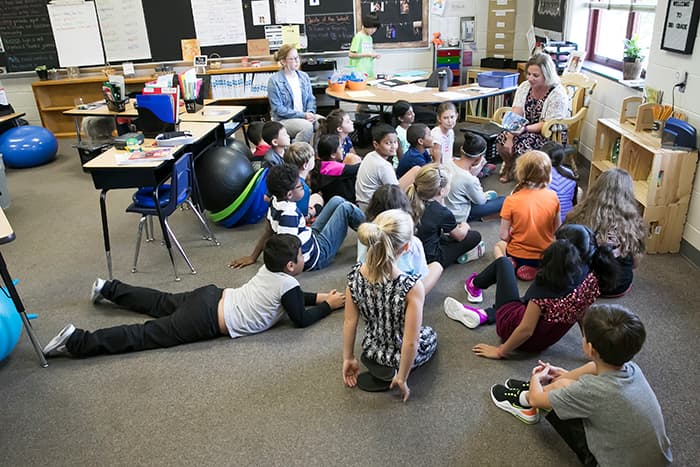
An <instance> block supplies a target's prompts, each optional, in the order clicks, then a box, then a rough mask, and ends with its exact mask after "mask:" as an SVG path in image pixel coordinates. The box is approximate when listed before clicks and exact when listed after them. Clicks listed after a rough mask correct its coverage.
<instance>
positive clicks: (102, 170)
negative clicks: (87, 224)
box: [83, 122, 219, 280]
mask: <svg viewBox="0 0 700 467" xmlns="http://www.w3.org/2000/svg"><path fill="white" fill-rule="evenodd" d="M218 126H219V124H217V123H205V122H183V123H182V124H181V125H180V129H181V130H189V131H191V132H192V135H193V136H194V137H195V138H196V139H195V141H194V142H193V143H191V144H187V145H185V146H178V147H175V148H174V155H175V158H177V157H179V156H181V155H182V154H185V153H186V152H192V157H193V158H194V159H196V158H197V156H198V155H200V154H201V153H203V152H204V151H206V150H207V149H208V148H209V147H211V146H213V145H214V144H215V139H216V129H217V127H218ZM153 143H154V140H152V139H146V140H145V141H144V146H145V147H148V146H150V145H152V144H153ZM120 152H121V153H123V152H125V151H119V150H117V149H115V148H111V149H109V150H108V151H106V152H104V153H102V154H100V155H99V156H97V157H95V158H94V159H92V160H91V161H89V162H87V163H86V164H85V165H83V168H84V169H85V170H86V171H88V172H90V175H91V176H92V181H93V183H94V184H95V188H97V189H98V190H101V193H100V213H101V216H102V234H103V237H104V244H105V256H106V258H107V270H108V272H109V279H110V280H111V279H112V252H111V247H110V242H109V225H108V224H107V203H106V199H107V192H108V191H109V190H113V189H124V188H141V187H144V186H153V187H156V186H159V185H160V184H161V183H163V182H164V181H165V180H167V179H168V177H169V176H170V175H171V174H172V169H173V162H172V160H170V161H160V162H157V161H156V162H143V163H139V164H129V165H119V164H117V162H116V158H115V154H117V153H120ZM195 191H196V190H195ZM153 199H154V201H155V206H156V210H157V211H158V217H159V218H160V224H161V228H162V230H163V238H164V240H165V246H166V247H167V248H168V253H169V254H170V257H171V258H172V256H173V252H172V245H171V243H170V237H169V236H168V234H167V232H166V227H165V224H164V222H163V219H162V217H161V215H160V203H159V202H158V190H153ZM198 207H199V206H198Z"/></svg>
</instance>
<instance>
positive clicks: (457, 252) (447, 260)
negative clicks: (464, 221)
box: [429, 229, 481, 269]
mask: <svg viewBox="0 0 700 467" xmlns="http://www.w3.org/2000/svg"><path fill="white" fill-rule="evenodd" d="M480 241H481V234H480V233H479V232H477V231H476V230H471V229H470V230H469V232H467V235H466V236H465V237H464V239H463V240H462V241H457V240H453V239H452V238H449V239H447V240H444V239H440V250H442V260H440V264H442V267H443V269H444V268H447V267H448V266H450V265H452V264H455V263H456V262H457V258H459V257H460V256H462V255H463V254H464V253H466V252H467V251H469V250H472V249H474V248H476V246H477V245H478V244H479V242H480ZM431 262H432V261H429V263H431Z"/></svg>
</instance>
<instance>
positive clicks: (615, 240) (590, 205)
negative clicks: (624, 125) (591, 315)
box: [566, 168, 647, 297]
mask: <svg viewBox="0 0 700 467" xmlns="http://www.w3.org/2000/svg"><path fill="white" fill-rule="evenodd" d="M566 223H567V224H582V225H586V226H588V227H590V228H591V230H593V232H595V235H596V239H597V241H598V243H599V244H601V245H608V246H610V247H611V248H612V250H613V254H614V255H615V258H616V259H617V262H618V265H619V267H620V269H619V271H618V274H617V281H616V283H615V285H614V286H613V287H610V288H601V293H602V296H603V297H619V296H621V295H624V294H626V293H627V292H628V291H629V289H630V288H631V287H632V280H633V279H634V272H633V271H632V270H633V269H635V268H636V267H637V266H638V265H639V261H640V259H641V258H642V255H643V254H644V249H645V240H646V235H647V230H646V226H645V224H644V220H643V219H642V216H641V215H640V214H639V209H638V207H637V201H636V200H635V198H634V186H633V183H632V177H631V176H630V174H629V173H627V172H626V171H625V170H623V169H620V168H614V169H610V170H606V171H605V172H603V173H602V174H600V176H599V177H598V178H597V179H596V181H595V182H594V183H593V185H591V186H590V187H589V188H588V194H587V195H586V197H585V198H584V200H583V201H582V202H581V203H579V204H578V205H576V206H575V207H574V209H572V210H571V211H570V212H569V214H568V215H567V216H566Z"/></svg>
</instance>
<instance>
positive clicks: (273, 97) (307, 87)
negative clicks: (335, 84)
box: [267, 44, 319, 143]
mask: <svg viewBox="0 0 700 467" xmlns="http://www.w3.org/2000/svg"><path fill="white" fill-rule="evenodd" d="M275 61H277V62H279V64H280V65H281V66H282V69H281V70H280V71H278V72H277V73H275V74H274V75H272V76H271V77H270V79H269V80H268V81H267V98H268V100H269V101H270V116H271V117H272V120H274V121H279V122H280V123H282V124H283V125H284V127H285V128H286V129H287V133H289V136H290V137H291V138H293V142H295V143H298V142H305V143H310V142H311V140H312V138H313V135H314V130H315V128H316V126H317V123H316V121H317V120H318V118H319V116H318V115H316V98H315V97H314V93H313V91H312V89H311V80H310V79H309V75H307V74H306V73H304V72H303V71H300V70H299V65H300V64H301V62H300V57H299V52H298V51H297V49H295V48H294V46H292V45H289V44H283V45H282V47H280V48H279V50H278V51H277V52H275Z"/></svg>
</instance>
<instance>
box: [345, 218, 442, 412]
mask: <svg viewBox="0 0 700 467" xmlns="http://www.w3.org/2000/svg"><path fill="white" fill-rule="evenodd" d="M357 236H358V238H359V239H360V241H361V242H362V243H363V244H364V245H366V246H367V255H366V257H365V262H364V263H358V264H356V265H355V266H354V267H353V269H352V271H351V272H350V274H348V287H347V289H346V291H345V295H346V300H347V301H346V303H345V322H344V324H343V381H344V382H345V384H346V385H347V386H349V387H355V386H356V385H357V386H359V387H360V389H363V390H366V391H386V390H389V389H391V388H394V387H398V388H399V391H400V392H401V397H402V399H403V401H404V402H405V401H406V400H408V398H409V396H410V394H411V391H410V389H409V387H408V384H407V380H408V375H409V374H410V372H411V369H412V368H415V367H417V366H420V365H423V364H424V363H425V362H427V361H428V360H429V359H430V357H432V356H433V353H435V349H436V347H437V335H436V334H435V331H434V330H433V329H432V328H430V327H427V326H421V322H422V320H423V300H424V298H425V291H424V289H423V284H422V282H421V281H420V280H419V277H418V276H417V275H410V276H409V275H406V274H404V273H402V272H401V271H400V270H399V268H398V266H397V259H398V258H399V257H400V256H401V255H402V254H404V252H405V251H406V250H407V249H408V247H409V243H410V241H411V238H412V236H413V221H412V220H411V216H410V215H408V214H407V213H406V212H404V211H401V210H398V209H390V210H388V211H384V212H383V213H381V214H379V215H378V216H377V217H376V218H375V219H374V222H367V223H364V224H362V225H361V226H360V228H359V229H358V231H357ZM360 315H361V316H362V318H363V320H364V321H365V336H364V338H363V339H362V356H361V360H362V363H363V364H364V365H365V366H366V367H367V369H368V370H369V371H367V372H365V373H361V374H360V367H359V364H358V362H357V359H356V358H355V355H354V348H355V334H356V332H357V323H358V320H359V317H360Z"/></svg>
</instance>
